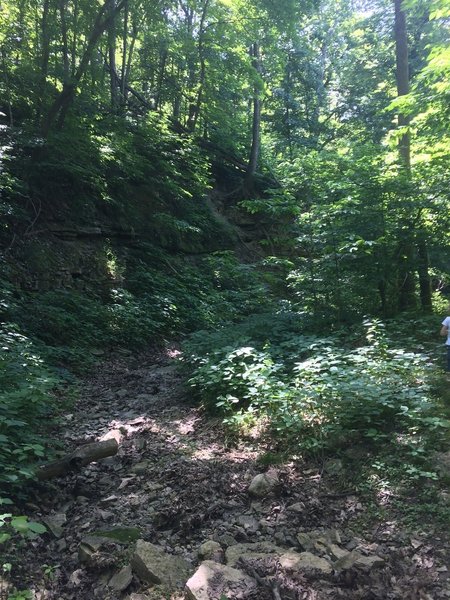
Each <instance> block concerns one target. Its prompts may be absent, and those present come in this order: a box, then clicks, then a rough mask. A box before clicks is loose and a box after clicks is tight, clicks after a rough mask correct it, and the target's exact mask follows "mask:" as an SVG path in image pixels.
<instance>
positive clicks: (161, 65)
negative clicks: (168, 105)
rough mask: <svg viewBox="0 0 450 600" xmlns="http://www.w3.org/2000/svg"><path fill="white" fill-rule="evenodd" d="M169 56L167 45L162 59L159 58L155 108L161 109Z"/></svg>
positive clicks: (162, 53)
mask: <svg viewBox="0 0 450 600" xmlns="http://www.w3.org/2000/svg"><path fill="white" fill-rule="evenodd" d="M168 57H169V52H168V49H167V47H164V48H163V49H162V50H161V54H160V60H159V74H158V83H157V86H156V92H155V110H159V109H160V108H161V105H162V88H163V84H164V77H165V74H166V65H167V58H168Z"/></svg>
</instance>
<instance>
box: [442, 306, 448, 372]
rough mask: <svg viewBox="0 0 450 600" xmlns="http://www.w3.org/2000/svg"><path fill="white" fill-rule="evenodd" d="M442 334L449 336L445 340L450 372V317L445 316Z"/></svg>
mask: <svg viewBox="0 0 450 600" xmlns="http://www.w3.org/2000/svg"><path fill="white" fill-rule="evenodd" d="M447 313H448V314H450V304H449V305H448V307H447ZM441 335H443V336H446V337H447V341H446V342H445V345H446V346H447V371H448V372H450V317H445V319H444V320H443V321H442V328H441Z"/></svg>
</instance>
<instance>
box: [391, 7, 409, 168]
mask: <svg viewBox="0 0 450 600" xmlns="http://www.w3.org/2000/svg"><path fill="white" fill-rule="evenodd" d="M394 5H395V58H396V80H397V95H398V96H399V97H400V96H406V95H407V94H409V62H408V36H407V32H406V16H405V12H404V11H403V7H402V5H403V0H394ZM409 122H410V119H409V117H408V116H406V115H403V114H402V113H400V114H399V115H398V125H399V127H408V126H409ZM399 153H400V158H401V160H402V164H403V167H405V168H406V170H407V172H408V173H409V172H410V170H411V140H410V134H409V131H406V132H404V133H403V134H402V136H401V138H400V142H399Z"/></svg>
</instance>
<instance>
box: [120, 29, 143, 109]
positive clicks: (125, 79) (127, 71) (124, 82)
mask: <svg viewBox="0 0 450 600" xmlns="http://www.w3.org/2000/svg"><path fill="white" fill-rule="evenodd" d="M138 32H139V29H138V26H137V22H136V21H134V20H133V26H132V36H131V42H130V49H129V50H128V58H127V65H126V68H125V74H124V75H123V77H122V87H123V88H124V93H123V98H124V101H126V100H127V86H128V82H129V80H130V73H131V63H132V60H133V54H134V46H135V44H136V40H137V36H138Z"/></svg>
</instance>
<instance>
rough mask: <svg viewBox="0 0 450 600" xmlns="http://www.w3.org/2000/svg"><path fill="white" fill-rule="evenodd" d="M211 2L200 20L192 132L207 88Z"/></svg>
mask: <svg viewBox="0 0 450 600" xmlns="http://www.w3.org/2000/svg"><path fill="white" fill-rule="evenodd" d="M209 2H210V0H205V4H204V5H203V10H202V16H201V19H200V27H199V34H198V46H197V52H198V57H199V60H200V73H199V81H198V91H197V99H196V102H195V103H191V105H190V107H189V118H188V129H189V130H190V131H194V130H195V128H196V126H197V121H198V118H199V116H200V110H201V106H202V102H203V90H204V87H205V79H206V62H205V52H204V43H205V39H204V38H205V21H206V17H207V14H208V7H209Z"/></svg>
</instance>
